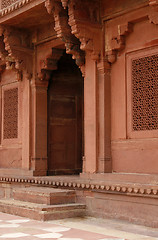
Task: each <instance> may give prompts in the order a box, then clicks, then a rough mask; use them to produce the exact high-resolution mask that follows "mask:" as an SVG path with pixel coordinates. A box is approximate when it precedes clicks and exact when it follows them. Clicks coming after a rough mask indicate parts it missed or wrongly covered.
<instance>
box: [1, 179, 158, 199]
mask: <svg viewBox="0 0 158 240" xmlns="http://www.w3.org/2000/svg"><path fill="white" fill-rule="evenodd" d="M111 175H113V174H111ZM0 182H1V183H10V184H12V183H18V184H29V185H40V186H43V187H48V186H49V187H60V188H67V189H75V190H86V191H95V192H96V191H97V192H100V193H109V194H121V195H128V196H137V197H145V198H156V199H157V198H158V185H157V184H149V183H139V182H137V183H136V181H135V182H126V181H123V180H122V181H119V180H117V179H115V180H114V179H113V180H112V181H111V180H110V179H108V180H105V179H102V180H101V179H83V178H80V177H79V176H76V177H75V176H57V177H55V176H52V177H11V176H10V177H6V176H5V177H4V176H1V177H0Z"/></svg>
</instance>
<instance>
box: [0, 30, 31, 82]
mask: <svg viewBox="0 0 158 240" xmlns="http://www.w3.org/2000/svg"><path fill="white" fill-rule="evenodd" d="M0 46H1V47H0V59H1V62H0V65H4V64H5V66H6V69H13V70H15V71H16V72H17V80H18V81H19V80H22V74H23V70H25V71H26V73H27V77H28V79H31V77H32V65H33V64H32V61H33V58H32V55H33V49H32V48H31V42H30V38H29V33H28V32H25V31H21V30H19V29H16V28H13V27H6V26H1V27H0Z"/></svg>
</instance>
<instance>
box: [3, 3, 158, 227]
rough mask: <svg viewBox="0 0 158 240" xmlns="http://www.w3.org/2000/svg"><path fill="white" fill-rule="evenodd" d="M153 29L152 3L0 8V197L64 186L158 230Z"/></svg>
mask: <svg viewBox="0 0 158 240" xmlns="http://www.w3.org/2000/svg"><path fill="white" fill-rule="evenodd" d="M157 24H158V1H157V0H1V10H0V73H1V81H0V87H1V91H0V100H1V101H0V108H1V111H0V135H1V138H0V176H1V178H0V180H1V188H0V189H1V196H2V197H4V196H8V195H9V196H10V194H11V195H12V188H14V185H15V181H16V182H19V185H20V184H22V182H23V184H24V182H25V183H26V184H31V183H34V184H35V183H36V184H41V183H42V185H44V186H45V185H48V184H50V185H51V184H53V185H54V186H56V187H57V186H58V187H63V186H64V187H65V188H71V189H72V188H74V189H75V190H76V192H77V194H78V201H83V202H85V203H86V206H87V213H88V214H91V215H96V213H97V214H98V215H99V216H108V217H116V218H121V219H126V220H131V221H135V222H138V223H142V224H146V225H150V226H158V208H157V205H158V200H157V197H158V195H157V194H158V185H157V183H158V26H157ZM75 174H80V175H78V177H77V176H76V177H75ZM48 175H49V176H52V177H41V176H48ZM56 175H59V177H55V176H56ZM60 175H62V176H60ZM64 175H66V176H67V177H66V176H64ZM69 175H71V176H69ZM72 175H74V177H72ZM35 176H36V177H35ZM37 176H39V177H37ZM51 179H52V180H53V182H51ZM16 185H17V183H16ZM20 186H21V185H20ZM8 189H10V191H9V190H8ZM8 192H9V193H8ZM7 194H8V195H7Z"/></svg>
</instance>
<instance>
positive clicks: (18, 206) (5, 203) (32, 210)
mask: <svg viewBox="0 0 158 240" xmlns="http://www.w3.org/2000/svg"><path fill="white" fill-rule="evenodd" d="M0 212H4V213H8V214H13V215H18V216H21V217H27V218H30V219H35V220H39V221H49V220H55V219H63V218H71V217H83V216H85V214H86V206H85V205H84V204H78V203H69V204H59V205H47V204H38V203H30V202H24V201H18V200H14V199H0Z"/></svg>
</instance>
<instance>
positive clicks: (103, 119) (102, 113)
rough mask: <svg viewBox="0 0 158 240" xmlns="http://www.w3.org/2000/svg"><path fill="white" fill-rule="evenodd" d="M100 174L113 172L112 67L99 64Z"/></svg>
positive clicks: (104, 63)
mask: <svg viewBox="0 0 158 240" xmlns="http://www.w3.org/2000/svg"><path fill="white" fill-rule="evenodd" d="M97 67H98V92H99V93H98V119H99V120H98V121H99V128H98V136H99V137H98V144H99V146H98V167H97V168H98V169H97V172H98V173H108V172H112V160H111V79H110V70H111V66H110V64H109V63H108V62H107V61H105V62H104V61H102V62H100V63H99V64H98V66H97Z"/></svg>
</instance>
